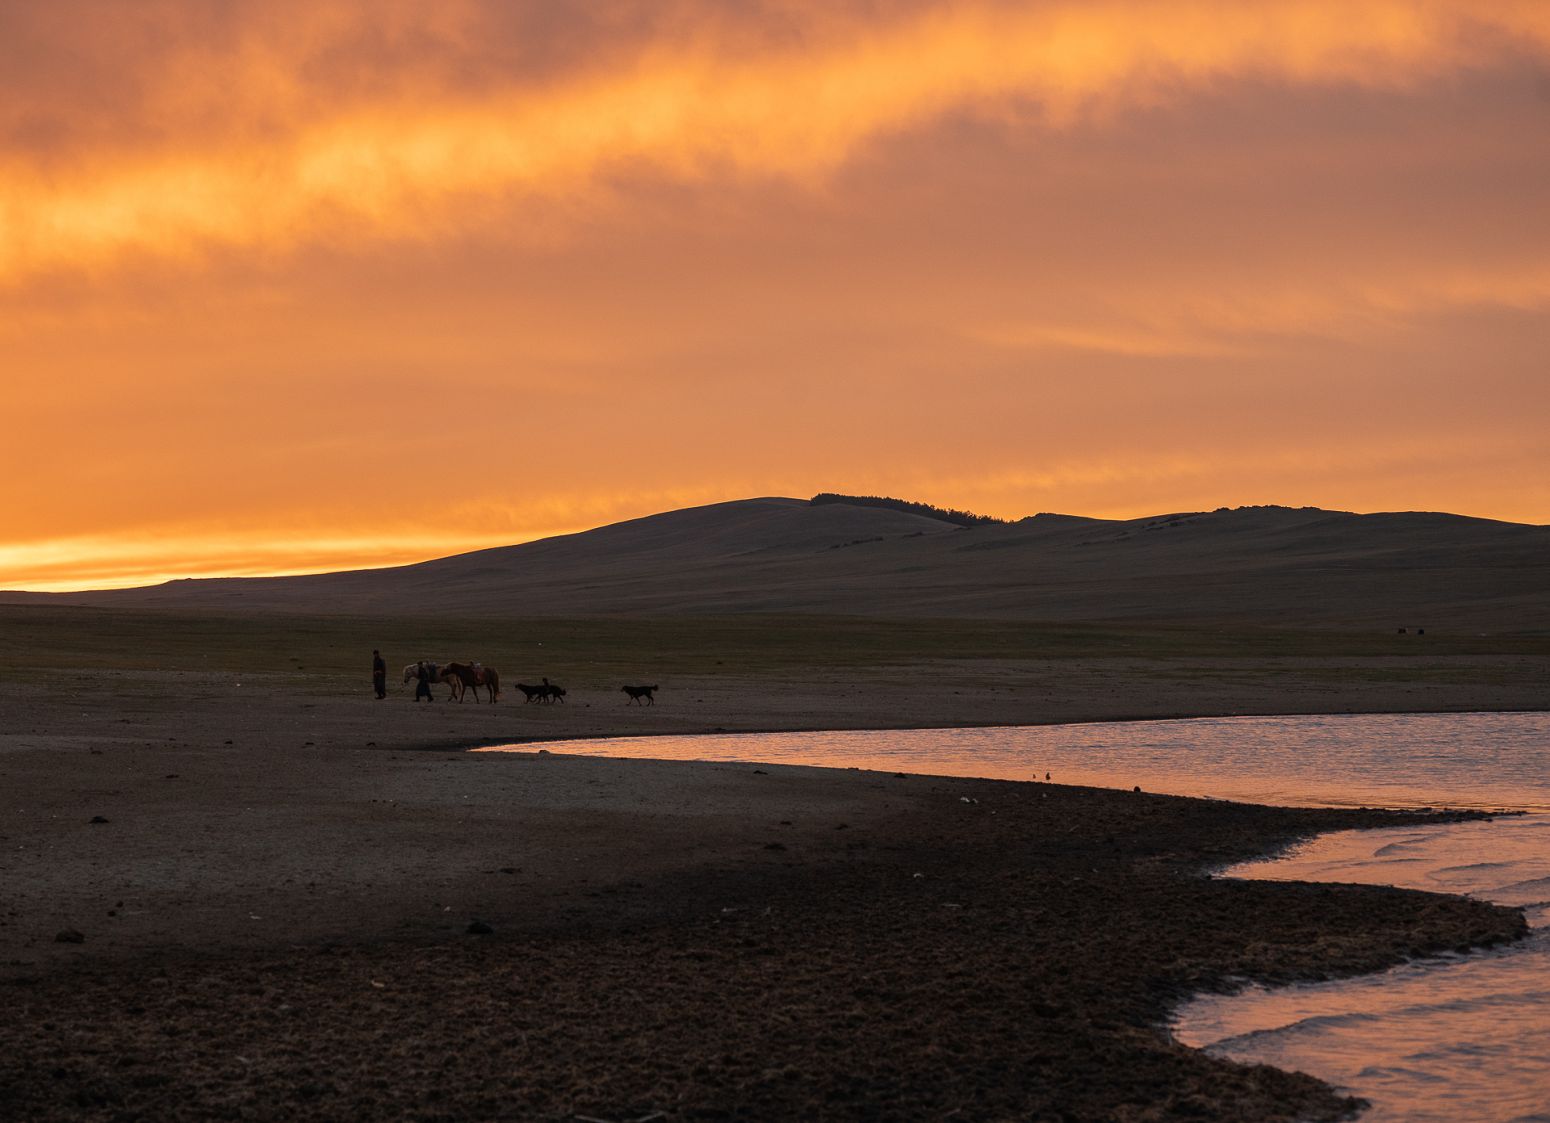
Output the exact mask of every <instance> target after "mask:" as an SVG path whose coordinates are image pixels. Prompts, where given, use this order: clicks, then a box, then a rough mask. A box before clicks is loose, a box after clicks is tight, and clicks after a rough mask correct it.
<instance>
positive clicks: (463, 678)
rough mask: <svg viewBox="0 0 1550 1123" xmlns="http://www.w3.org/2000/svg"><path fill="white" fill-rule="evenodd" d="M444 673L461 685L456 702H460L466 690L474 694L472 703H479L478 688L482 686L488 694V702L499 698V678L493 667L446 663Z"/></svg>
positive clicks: (476, 664)
mask: <svg viewBox="0 0 1550 1123" xmlns="http://www.w3.org/2000/svg"><path fill="white" fill-rule="evenodd" d="M445 672H446V673H447V674H449V675H452V676H454V677H455V678H456V679H457V680H458V682H459V683H460V684H461V689H459V690H458V691H457V700H458V701H459V702H461V701H462V700H463V695H464V693H466V692H467V691H468V690H470V689H472V690H473V692H474V701H475V702H477V701H479V688H480V687H481V686H482V687H484V688H485V690H487V691H488V692H489V695H490V696H489V698H487V699H486V701H488V702H494V701H496V700H497V699H499V698H500V696H501V676H500V673H499V672H498V671H496V669H495V668H494V667H484V666H480V665H479V664H478V663H448V664H447V665H446V667H445Z"/></svg>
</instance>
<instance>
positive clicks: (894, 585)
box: [0, 498, 1550, 631]
mask: <svg viewBox="0 0 1550 1123" xmlns="http://www.w3.org/2000/svg"><path fill="white" fill-rule="evenodd" d="M0 598H3V599H5V600H20V599H26V600H47V601H48V602H50V603H56V604H90V605H98V606H124V607H131V606H133V607H153V606H155V607H163V608H168V609H188V610H196V609H197V610H207V609H219V610H255V611H287V612H303V613H319V612H322V613H349V614H395V615H398V614H410V615H412V614H418V613H437V614H459V615H467V614H490V615H496V616H531V615H567V616H570V615H589V614H664V613H666V614H685V613H750V612H768V613H787V612H795V613H826V614H827V613H845V614H857V615H877V616H972V617H1007V618H1021V619H1038V620H1052V621H1059V620H1118V619H1151V620H1190V621H1195V622H1200V621H1203V620H1210V619H1213V618H1215V619H1222V620H1233V621H1237V622H1242V621H1244V620H1262V621H1264V622H1265V623H1266V624H1274V625H1277V626H1285V625H1289V624H1290V625H1296V624H1300V623H1307V624H1310V625H1319V626H1336V627H1342V626H1351V627H1364V628H1366V627H1378V626H1382V627H1399V626H1406V627H1412V628H1413V627H1418V626H1419V627H1427V626H1430V627H1433V628H1438V629H1458V630H1461V629H1480V630H1493V631H1497V630H1510V631H1538V630H1546V629H1550V527H1545V526H1531V525H1524V524H1518V523H1504V522H1495V521H1491V520H1486V519H1476V518H1468V517H1464V516H1458V515H1447V514H1435V513H1416V512H1407V513H1389V514H1365V515H1362V514H1351V513H1347V512H1339V511H1325V510H1319V509H1316V508H1286V507H1247V508H1236V509H1231V510H1229V509H1225V508H1224V509H1220V510H1217V511H1212V512H1188V513H1179V514H1167V515H1159V516H1155V517H1151V518H1143V519H1133V520H1127V521H1114V520H1105V519H1093V518H1083V517H1080V516H1072V515H1051V514H1044V515H1035V516H1032V517H1030V518H1027V519H1023V520H1021V521H1019V522H1014V523H1002V524H976V525H972V526H961V525H958V524H956V523H954V522H950V521H947V520H946V519H945V518H938V517H934V516H933V515H931V514H922V513H916V512H915V511H912V510H911V511H906V510H897V509H890V508H887V507H878V506H860V505H853V504H850V503H845V502H834V501H832V498H831V499H830V501H827V502H824V503H822V504H813V503H809V502H808V501H807V500H802V499H787V498H760V499H747V500H741V501H737V502H730V503H718V504H714V505H711V506H706V507H695V508H689V509H686V510H680V511H670V512H667V513H664V514H659V515H652V516H649V517H646V518H640V519H632V520H630V521H628V522H621V523H616V524H613V525H610V526H604V527H600V528H598V529H595V530H589V531H585V532H583V533H579V534H570V535H564V536H560V537H555V538H548V539H543V540H541V541H536V542H529V543H524V544H522V545H516V546H506V547H500V548H496V549H489V550H481V551H477V552H474V553H468V554H460V555H457V556H454V557H448V558H441V559H438V560H435V561H428V562H422V563H419V564H416V565H407V566H399V567H394V568H389V569H375V570H358V571H352V572H345V573H329V574H318V575H309V576H302V577H268V578H222V579H209V580H185V581H175V582H169V583H167V584H164V585H157V586H151V587H147V588H140V589H122V590H113V591H106V592H94V593H71V594H57V595H53V596H49V597H42V596H40V595H37V594H30V595H28V594H0Z"/></svg>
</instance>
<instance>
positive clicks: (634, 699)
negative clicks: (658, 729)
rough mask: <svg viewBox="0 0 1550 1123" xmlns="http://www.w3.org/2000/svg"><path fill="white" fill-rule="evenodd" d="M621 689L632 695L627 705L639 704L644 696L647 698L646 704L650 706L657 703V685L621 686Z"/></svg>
mask: <svg viewBox="0 0 1550 1123" xmlns="http://www.w3.org/2000/svg"><path fill="white" fill-rule="evenodd" d="M619 689H620V690H622V691H624V692H625V693H626V694H628V695H629V696H630V700H629V701H628V702H626V703H625V705H626V706H629V705H638V704H640V700H641V699H642V698H644V699H646V702H645V704H646V705H648V706H655V705H656V704H657V700H656V698H655V697H654V695H655V694H656V692H657V689H658V688H657V687H655V686H621V687H620V688H619Z"/></svg>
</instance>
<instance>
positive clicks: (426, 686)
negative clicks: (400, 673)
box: [414, 663, 436, 702]
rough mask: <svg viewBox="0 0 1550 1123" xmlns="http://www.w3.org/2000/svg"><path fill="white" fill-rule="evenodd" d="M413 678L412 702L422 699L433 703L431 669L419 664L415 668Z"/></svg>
mask: <svg viewBox="0 0 1550 1123" xmlns="http://www.w3.org/2000/svg"><path fill="white" fill-rule="evenodd" d="M414 677H415V684H414V700H415V701H416V702H418V701H419V700H420V699H421V698H424V699H425V700H426V701H427V702H434V701H435V700H436V696H435V695H434V694H432V693H431V669H430V668H429V667H427V666H426V665H425V664H424V663H421V664H419V666H417V667H416V668H415V672H414Z"/></svg>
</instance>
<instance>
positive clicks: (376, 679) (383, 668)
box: [371, 650, 387, 699]
mask: <svg viewBox="0 0 1550 1123" xmlns="http://www.w3.org/2000/svg"><path fill="white" fill-rule="evenodd" d="M371 685H372V686H373V687H374V688H375V689H376V691H377V697H378V698H379V699H380V698H386V697H387V664H386V663H384V662H383V661H382V652H380V651H375V650H373V651H372V653H371Z"/></svg>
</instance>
